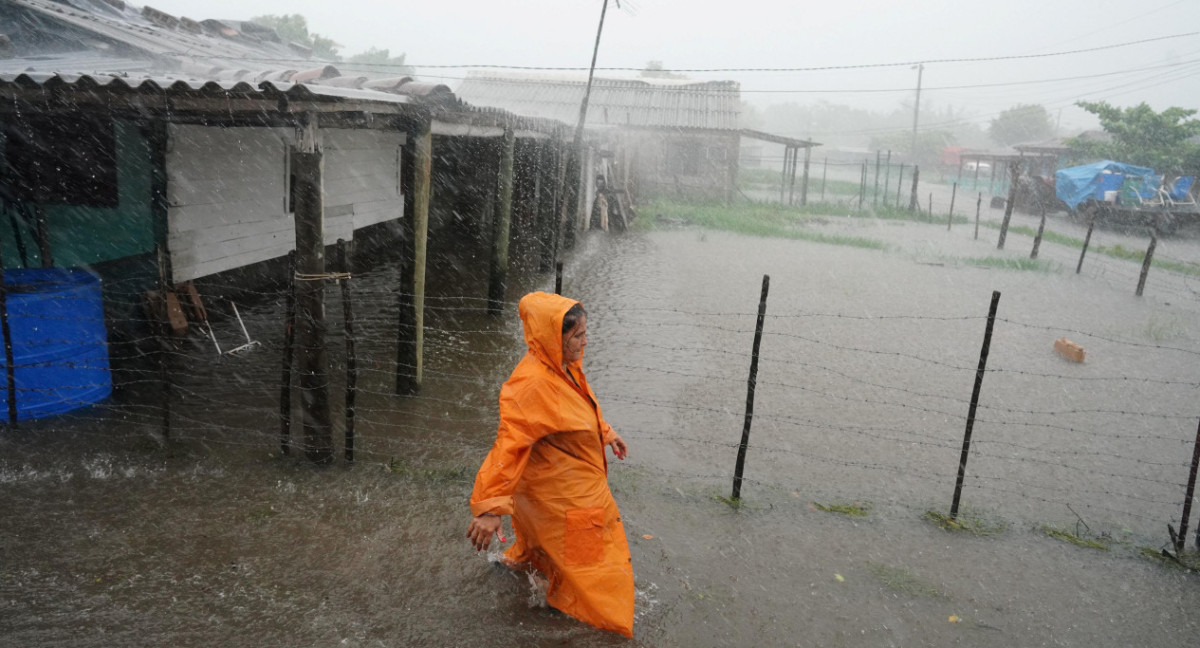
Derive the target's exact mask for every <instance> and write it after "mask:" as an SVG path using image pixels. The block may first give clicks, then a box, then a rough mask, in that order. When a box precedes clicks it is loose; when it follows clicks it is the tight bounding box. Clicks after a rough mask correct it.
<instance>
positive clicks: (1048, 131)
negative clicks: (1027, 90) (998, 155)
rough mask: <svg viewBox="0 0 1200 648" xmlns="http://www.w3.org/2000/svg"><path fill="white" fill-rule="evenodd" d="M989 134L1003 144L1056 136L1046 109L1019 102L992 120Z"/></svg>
mask: <svg viewBox="0 0 1200 648" xmlns="http://www.w3.org/2000/svg"><path fill="white" fill-rule="evenodd" d="M988 136H989V137H991V138H992V141H994V142H996V143H997V144H1000V145H1003V146H1012V145H1013V144H1019V143H1021V142H1037V141H1040V140H1045V139H1050V138H1051V137H1054V122H1053V121H1052V120H1051V119H1050V114H1049V113H1047V112H1046V109H1045V108H1044V107H1042V106H1039V105H1037V104H1019V105H1017V106H1014V107H1012V108H1009V109H1008V110H1005V111H1004V112H1001V113H1000V115H999V116H998V117H996V118H995V119H993V120H992V123H991V125H990V126H988Z"/></svg>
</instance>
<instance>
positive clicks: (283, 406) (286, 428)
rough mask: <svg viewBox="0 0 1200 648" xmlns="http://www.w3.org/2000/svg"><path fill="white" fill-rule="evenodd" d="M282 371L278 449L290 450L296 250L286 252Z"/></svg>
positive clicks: (284, 452) (286, 451) (288, 451)
mask: <svg viewBox="0 0 1200 648" xmlns="http://www.w3.org/2000/svg"><path fill="white" fill-rule="evenodd" d="M283 320H284V321H283V371H282V372H281V375H280V377H279V451H280V452H281V453H283V454H285V455H287V454H291V451H292V360H293V356H294V355H295V344H296V251H295V250H292V251H291V252H288V280H287V295H286V297H285V300H284V315H283Z"/></svg>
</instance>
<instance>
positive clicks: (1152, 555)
mask: <svg viewBox="0 0 1200 648" xmlns="http://www.w3.org/2000/svg"><path fill="white" fill-rule="evenodd" d="M1138 555H1140V556H1141V557H1142V558H1145V559H1147V560H1149V561H1151V562H1154V563H1158V564H1160V565H1164V566H1167V567H1175V568H1177V569H1185V570H1187V571H1193V572H1200V553H1197V552H1195V551H1185V552H1183V553H1181V554H1179V555H1178V556H1176V555H1173V554H1170V553H1167V551H1166V550H1165V549H1154V548H1152V547H1140V548H1139V549H1138Z"/></svg>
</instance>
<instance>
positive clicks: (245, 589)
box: [0, 207, 1200, 646]
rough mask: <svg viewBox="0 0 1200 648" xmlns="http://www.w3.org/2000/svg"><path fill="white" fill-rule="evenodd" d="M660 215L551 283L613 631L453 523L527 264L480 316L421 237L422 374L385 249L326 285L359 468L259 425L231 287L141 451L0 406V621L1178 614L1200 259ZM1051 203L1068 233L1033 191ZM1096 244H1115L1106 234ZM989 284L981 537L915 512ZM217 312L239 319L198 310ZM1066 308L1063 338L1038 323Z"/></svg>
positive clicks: (1091, 634) (180, 633)
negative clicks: (746, 427) (598, 411)
mask: <svg viewBox="0 0 1200 648" xmlns="http://www.w3.org/2000/svg"><path fill="white" fill-rule="evenodd" d="M985 210H986V207H985ZM643 216H644V217H645V218H653V215H652V214H643ZM998 216H999V213H998V212H991V213H989V212H987V211H985V215H984V218H985V220H988V219H992V220H995V219H997V218H998ZM1017 220H1018V224H1024V225H1027V226H1029V225H1032V227H1036V222H1035V221H1034V222H1032V223H1031V222H1030V219H1029V218H1028V217H1025V216H1020V215H1018V217H1017ZM669 222H670V223H671V227H670V228H666V229H658V230H654V231H641V232H633V233H627V234H622V235H615V234H614V235H602V234H593V235H590V236H587V237H585V238H584V239H583V240H582V241H581V242H580V244H579V245H578V246H577V248H576V249H575V251H574V252H573V253H572V256H571V257H569V259H568V260H567V265H566V281H565V285H564V292H565V293H566V294H568V295H571V296H575V297H578V298H580V299H582V300H583V301H584V303H585V304H586V305H587V306H588V308H589V310H590V312H591V316H590V317H589V330H590V333H591V344H590V346H589V348H588V351H587V356H586V357H585V367H586V368H587V370H588V372H589V376H590V378H591V381H592V383H593V385H594V386H595V388H596V391H597V392H598V394H599V396H600V399H601V403H602V405H604V407H605V413H606V416H607V418H608V419H609V421H610V422H611V423H612V424H613V425H614V426H615V427H616V428H617V429H618V430H619V431H621V433H622V434H623V435H624V436H625V438H626V440H627V441H628V442H629V444H630V448H631V451H630V459H629V460H628V461H626V462H623V463H621V462H613V464H612V465H611V478H610V481H611V483H612V487H613V490H614V494H615V496H616V499H617V501H618V503H619V505H620V506H621V508H622V513H623V517H624V520H625V525H626V529H627V531H628V533H629V539H630V544H631V548H632V552H633V560H634V566H635V571H636V573H637V582H638V606H637V623H636V636H635V639H634V640H633V642H628V641H626V640H623V639H621V638H619V637H616V636H613V635H609V634H606V633H602V632H599V631H595V630H592V629H590V628H588V627H585V626H582V625H580V624H578V623H576V622H574V621H572V620H570V619H568V618H565V617H563V616H562V615H559V614H557V613H555V612H554V611H552V610H547V609H545V608H541V607H536V606H531V604H530V603H531V599H536V596H535V595H534V594H533V592H532V591H531V588H530V585H529V582H528V581H527V579H526V578H525V577H524V576H523V575H519V574H512V573H509V572H507V571H506V570H503V569H500V568H497V567H494V566H492V565H491V564H489V563H488V561H487V558H486V557H484V556H481V555H476V554H475V553H474V552H473V551H472V550H471V549H470V546H469V544H468V543H467V542H466V540H465V538H464V537H463V534H464V532H465V528H466V523H467V521H468V512H467V509H466V498H467V495H468V493H469V491H470V486H471V480H472V477H473V474H474V471H475V469H476V468H477V467H478V464H479V461H481V460H482V457H483V455H484V454H485V453H486V450H487V448H488V446H489V444H490V442H491V439H492V437H493V435H494V430H495V415H496V405H495V400H496V390H497V389H498V387H499V384H500V383H501V382H502V381H503V379H504V377H505V376H506V375H507V372H508V371H509V369H510V368H511V366H512V365H513V363H514V362H515V360H516V359H517V358H518V357H519V355H520V353H521V352H522V348H521V340H520V333H519V328H518V325H517V322H516V317H515V313H514V312H513V311H514V310H515V307H514V304H515V300H516V299H517V298H518V297H519V296H520V294H521V293H522V292H524V291H526V290H531V289H548V288H549V287H550V285H551V279H550V278H548V277H544V276H540V277H539V276H536V275H529V276H525V277H515V278H514V282H513V285H512V286H511V287H510V295H509V299H510V302H509V305H508V312H507V313H506V315H505V316H504V317H502V318H500V319H498V320H497V319H493V318H489V317H487V316H486V315H485V314H483V313H482V312H481V310H482V308H483V304H484V300H482V299H479V298H480V297H481V296H482V295H483V294H485V292H486V291H485V290H484V289H483V288H484V287H485V286H486V284H481V283H480V282H478V281H476V280H475V279H474V278H472V273H471V270H470V269H469V268H464V267H463V266H461V265H459V266H454V265H448V266H446V267H445V268H442V270H441V271H440V272H439V273H438V274H437V278H435V279H433V281H434V285H432V286H431V293H432V294H431V299H430V303H429V310H428V313H429V320H428V323H429V326H430V334H429V355H428V358H427V361H426V372H427V374H426V384H425V385H424V387H423V390H422V394H421V396H419V397H416V398H399V397H396V396H393V395H391V393H390V384H391V383H390V380H391V375H390V365H389V362H390V360H389V358H390V357H391V356H390V354H391V353H392V351H391V348H392V345H393V344H394V337H395V333H394V328H389V327H392V322H393V320H394V318H393V317H391V312H390V310H389V309H392V308H394V303H393V302H394V298H393V296H392V288H391V286H393V285H394V282H395V269H394V268H390V267H383V268H379V269H376V270H374V271H373V272H370V273H366V274H364V275H363V276H362V277H361V278H360V280H359V281H356V283H355V291H356V294H357V295H359V299H360V300H361V301H359V303H358V304H357V306H356V308H357V310H358V312H359V314H360V317H361V318H362V321H361V322H360V331H361V334H362V336H363V339H362V341H361V342H360V351H359V353H360V354H361V358H360V363H361V365H362V366H363V369H364V371H363V377H362V384H363V388H364V392H363V393H362V394H360V398H359V408H360V409H359V412H358V418H357V426H358V434H359V436H358V439H357V443H356V446H357V449H358V461H357V462H356V464H355V465H353V466H348V465H345V464H343V463H341V462H339V464H338V465H336V466H334V467H332V468H328V469H315V468H312V467H310V466H308V465H307V464H306V463H305V462H304V461H303V460H302V459H300V458H297V457H295V456H294V455H293V456H288V457H281V456H280V454H279V451H278V448H277V443H276V435H277V430H278V423H277V420H276V416H277V411H278V392H279V388H278V379H279V353H278V348H279V339H278V338H279V337H280V336H279V335H278V331H276V329H278V325H277V323H278V321H279V317H280V313H279V312H278V306H277V300H274V299H270V298H264V299H263V300H262V303H260V304H257V305H253V306H247V307H245V308H244V311H243V314H244V315H247V325H248V326H249V328H250V330H251V331H252V332H253V334H254V335H255V337H256V338H259V339H261V340H262V341H263V348H262V349H261V350H260V351H258V352H256V353H252V354H246V355H243V356H238V357H225V358H220V359H213V357H212V354H211V350H210V349H208V348H206V347H204V346H203V344H202V343H200V342H196V343H195V344H193V345H192V346H191V347H188V348H185V349H184V351H183V353H184V354H185V355H184V356H183V357H181V358H180V359H179V360H178V364H177V365H176V368H177V369H178V370H179V374H180V375H179V377H178V378H177V380H178V381H179V382H178V384H177V385H176V392H175V393H176V398H175V400H174V401H173V407H172V417H173V420H172V441H171V443H169V444H167V445H166V446H163V445H162V444H161V443H160V432H161V428H160V427H159V419H161V412H160V411H158V410H155V409H154V408H153V407H152V406H147V405H145V404H144V403H122V402H119V401H118V402H114V403H113V404H110V405H108V406H107V409H103V408H102V409H101V411H100V412H99V413H96V412H92V413H91V414H86V415H85V414H80V415H78V416H76V417H66V418H65V419H59V420H56V421H53V422H49V421H48V422H43V423H41V424H40V425H29V426H23V427H22V428H21V429H20V430H17V431H7V432H5V433H3V435H0V510H3V511H5V519H4V521H3V522H2V523H0V561H2V562H0V610H2V612H0V643H2V644H4V645H13V646H18V645H19V646H68V645H69V646H110V645H120V646H162V645H174V646H211V645H222V646H263V645H345V646H453V645H464V646H465V645H489V646H491V645H514V646H516V645H522V646H523V645H544V646H556V645H580V646H604V645H627V644H632V645H645V646H725V645H795V646H891V645H906V646H913V645H928V646H945V645H963V646H1039V645H1065V646H1083V645H1087V646H1126V645H1145V646H1169V645H1185V644H1187V643H1189V642H1193V641H1194V640H1195V637H1196V636H1197V633H1198V632H1200V621H1198V620H1197V617H1196V614H1195V610H1197V609H1200V581H1198V580H1197V576H1196V575H1195V574H1194V573H1190V572H1188V571H1186V570H1184V569H1180V568H1179V567H1177V566H1175V565H1174V564H1173V563H1171V562H1170V561H1163V560H1154V559H1151V558H1149V557H1147V554H1156V553H1158V552H1159V550H1160V549H1162V548H1163V547H1165V546H1166V539H1167V532H1166V525H1167V524H1168V523H1170V524H1173V525H1175V526H1176V527H1177V526H1178V519H1179V515H1180V508H1181V504H1182V501H1183V483H1184V482H1185V481H1186V478H1187V474H1186V471H1187V464H1188V462H1189V461H1190V457H1191V450H1192V445H1191V443H1192V440H1193V438H1194V435H1195V430H1196V421H1197V417H1200V412H1198V411H1196V407H1195V403H1196V399H1195V394H1196V393H1197V387H1198V386H1200V363H1198V362H1197V361H1196V360H1197V356H1198V355H1200V300H1198V299H1197V295H1198V291H1200V279H1198V278H1197V277H1195V276H1193V275H1190V274H1188V273H1186V272H1177V271H1169V270H1155V271H1154V272H1152V274H1151V275H1150V277H1149V280H1148V283H1147V288H1146V291H1145V295H1144V296H1143V297H1135V296H1134V295H1133V292H1134V288H1135V286H1136V282H1137V274H1138V271H1139V269H1140V265H1139V264H1138V263H1136V262H1131V261H1128V260H1122V259H1118V258H1115V257H1113V256H1105V255H1095V256H1089V257H1088V261H1087V262H1086V263H1085V266H1084V269H1083V272H1082V273H1080V274H1078V275H1076V274H1075V272H1074V270H1075V262H1076V260H1077V258H1078V250H1077V249H1071V248H1070V247H1069V246H1067V245H1062V244H1054V243H1048V242H1044V243H1043V244H1042V247H1041V250H1040V252H1039V260H1040V261H1041V265H1038V266H1035V267H1033V268H1032V269H1024V270H1021V269H1010V268H1006V267H1004V265H1005V264H1001V263H998V262H995V261H992V262H986V263H983V264H982V265H981V264H980V263H979V262H978V260H980V259H988V258H992V259H1011V260H1016V259H1020V258H1025V257H1027V256H1028V254H1029V250H1030V245H1031V243H1032V241H1031V239H1029V238H1028V237H1027V236H1024V235H1022V234H1010V237H1009V239H1008V242H1007V244H1006V249H1005V250H1003V251H998V250H996V249H995V248H996V238H995V237H996V232H995V230H994V229H988V228H986V227H985V228H984V229H983V230H982V232H981V235H980V238H979V239H978V240H977V239H975V238H974V236H973V231H972V229H973V228H971V227H967V226H964V225H961V224H956V225H954V226H953V229H951V230H949V231H947V229H946V227H945V224H944V223H939V224H925V223H918V222H911V221H897V220H880V219H873V218H857V217H856V218H851V217H848V216H845V215H840V214H827V215H825V216H824V217H823V218H820V219H818V220H816V221H813V222H807V223H804V224H802V225H798V226H797V227H799V228H803V229H804V230H806V231H807V232H810V233H813V232H816V233H820V234H821V235H822V236H827V237H829V238H828V239H826V240H827V241H829V242H815V241H813V240H789V239H782V238H762V237H753V236H745V235H739V234H732V233H725V232H718V231H710V230H702V229H698V228H696V227H694V226H689V225H687V224H686V223H682V222H677V221H669ZM1051 227H1052V228H1053V229H1056V230H1057V231H1060V232H1062V233H1064V234H1066V235H1069V236H1078V237H1079V238H1082V232H1080V231H1078V226H1077V225H1074V224H1070V223H1067V222H1065V221H1063V220H1062V219H1056V220H1053V221H1052V223H1051ZM810 239H811V237H810ZM851 239H854V240H857V239H863V240H870V241H878V242H879V243H880V244H881V245H879V246H870V245H867V246H863V245H858V244H846V241H848V240H851ZM1092 244H1093V245H1107V246H1109V247H1112V246H1114V245H1123V246H1125V247H1127V248H1134V247H1135V246H1142V248H1143V249H1144V245H1145V242H1144V240H1142V239H1139V238H1138V236H1137V234H1136V233H1134V234H1122V233H1116V232H1111V231H1106V230H1101V231H1098V232H1097V233H1096V234H1095V235H1094V238H1093V241H1092ZM1158 253H1159V254H1160V255H1162V258H1163V259H1174V260H1177V261H1179V262H1181V263H1188V262H1195V261H1196V260H1198V259H1200V245H1198V244H1197V239H1196V238H1194V237H1193V236H1192V235H1189V234H1188V233H1186V232H1185V233H1184V235H1182V236H1179V237H1174V238H1172V239H1165V240H1163V241H1160V244H1159V249H1158ZM1014 265H1016V264H1014ZM764 274H768V275H770V277H771V283H770V295H769V298H768V308H767V318H766V324H765V332H764V337H763V345H762V349H761V351H760V358H761V359H760V367H759V371H760V373H759V376H758V384H757V389H756V397H755V407H754V413H755V418H754V421H753V426H752V428H751V439H750V447H749V448H748V451H747V459H746V473H745V478H746V479H745V481H744V483H743V486H742V500H741V502H740V506H736V507H735V506H731V505H730V503H729V502H728V501H727V498H728V497H729V495H730V488H731V477H732V473H733V465H734V461H735V458H736V454H737V445H738V441H739V439H740V437H741V434H742V430H743V424H744V415H745V405H746V378H747V372H748V367H749V364H750V362H749V360H750V358H749V356H750V348H751V343H752V339H753V330H754V319H755V311H756V308H757V306H758V301H759V295H760V289H761V282H762V277H763V275H764ZM993 291H1000V293H1001V299H1000V305H999V312H998V318H999V321H998V322H997V323H996V329H995V332H994V337H993V347H992V350H991V355H990V358H989V363H988V368H989V372H988V373H987V374H986V375H985V378H984V382H983V385H982V390H981V396H980V402H979V413H978V419H979V420H978V421H977V422H976V424H975V427H974V431H973V435H974V437H973V445H972V455H971V457H970V462H969V464H968V468H967V473H966V475H967V479H966V482H965V484H964V490H963V495H962V501H963V514H962V519H963V520H965V521H969V522H971V523H973V524H975V525H976V531H975V532H964V531H954V530H946V529H944V528H942V527H940V526H939V525H937V524H936V523H933V522H931V521H929V520H928V519H926V513H927V512H930V511H933V512H935V513H941V514H945V513H946V512H947V511H948V509H949V507H950V500H951V496H952V494H953V490H954V485H955V477H956V472H957V469H958V462H959V455H960V450H961V444H962V436H963V432H964V423H965V417H966V413H967V410H968V406H969V400H970V395H971V391H972V387H973V381H974V377H975V370H976V367H977V363H978V359H979V352H980V345H981V341H982V338H983V332H984V328H985V324H986V321H985V320H986V317H985V316H986V314H987V309H988V305H989V302H990V299H991V295H992V292H993ZM331 295H333V293H332V292H331ZM331 299H332V300H333V301H331V304H330V307H329V312H330V313H331V314H336V313H337V312H338V310H337V309H338V308H339V305H337V304H336V303H335V302H336V296H335V295H334V296H331ZM334 328H335V329H336V327H334ZM218 334H219V335H222V336H230V337H236V336H237V335H240V331H239V330H238V329H237V328H236V323H232V322H225V323H224V325H218ZM332 335H333V336H334V338H335V343H334V346H335V348H336V344H340V340H339V339H337V333H336V330H335V331H334V332H333V333H332ZM1064 336H1065V337H1070V338H1071V339H1073V340H1075V341H1078V342H1079V343H1081V344H1082V345H1084V346H1085V348H1086V349H1087V351H1088V357H1087V361H1086V362H1085V363H1083V364H1081V365H1080V364H1075V363H1070V362H1068V361H1066V360H1064V359H1063V358H1061V357H1060V356H1058V355H1057V354H1055V353H1054V352H1053V350H1052V344H1053V341H1054V340H1055V339H1057V338H1059V337H1064ZM335 355H336V354H335ZM335 360H337V358H336V357H335ZM120 396H121V394H118V399H119V397H120ZM824 509H835V510H836V511H840V512H830V511H828V510H824ZM856 513H865V515H856ZM1192 528H1193V529H1194V528H1195V525H1194V524H1193V525H1192ZM1051 532H1057V533H1051ZM1064 538H1065V539H1064ZM1072 539H1074V540H1077V541H1080V542H1079V543H1076V542H1071V541H1069V540H1072ZM1089 543H1090V546H1083V545H1088V544H1089ZM1098 547H1104V548H1098Z"/></svg>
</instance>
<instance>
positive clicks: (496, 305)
mask: <svg viewBox="0 0 1200 648" xmlns="http://www.w3.org/2000/svg"><path fill="white" fill-rule="evenodd" d="M515 148H516V137H515V136H514V133H513V130H512V128H511V127H507V126H506V127H505V128H504V137H503V139H502V140H501V142H500V170H499V176H500V177H499V182H498V183H497V185H498V186H497V192H496V194H497V195H496V196H495V200H496V205H495V207H496V208H495V209H494V210H493V212H492V213H493V214H494V218H493V220H492V254H491V260H490V262H489V264H488V304H487V310H488V314H489V315H499V314H500V313H501V311H502V310H503V307H504V293H505V288H506V285H507V283H508V240H509V237H510V234H511V232H512V197H513V155H514V150H515Z"/></svg>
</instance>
